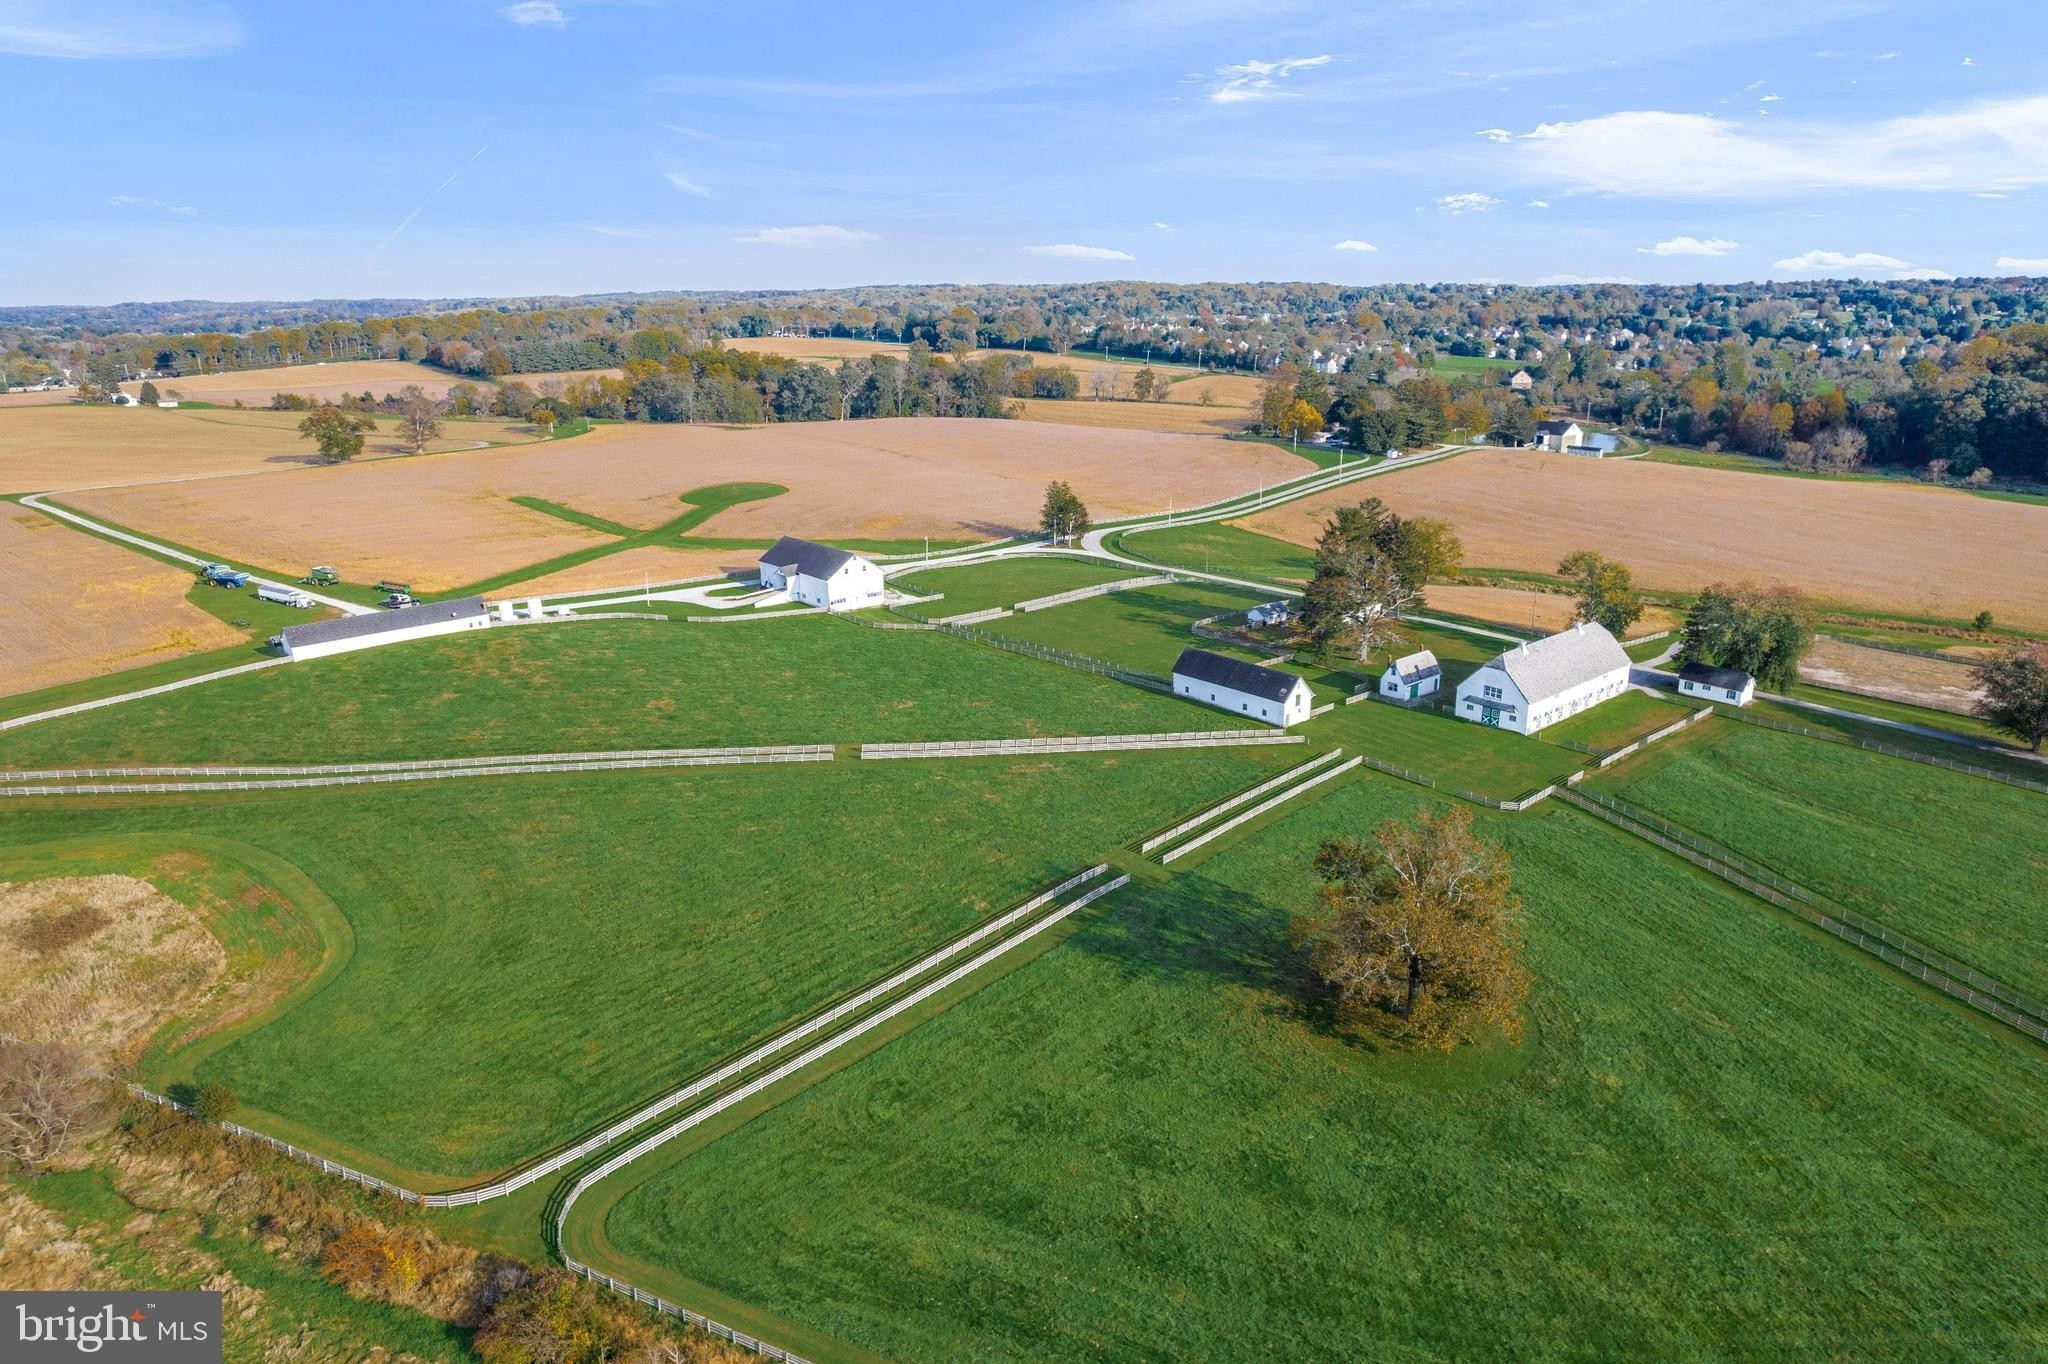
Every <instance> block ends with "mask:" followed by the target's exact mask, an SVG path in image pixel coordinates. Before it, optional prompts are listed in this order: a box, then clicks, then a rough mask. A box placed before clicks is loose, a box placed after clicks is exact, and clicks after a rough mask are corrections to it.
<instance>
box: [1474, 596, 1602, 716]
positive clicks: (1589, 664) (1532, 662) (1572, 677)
mask: <svg viewBox="0 0 2048 1364" xmlns="http://www.w3.org/2000/svg"><path fill="white" fill-rule="evenodd" d="M1628 668H1629V663H1628V655H1627V654H1625V653H1623V652H1622V649H1621V645H1620V644H1618V643H1617V642H1616V641H1615V638H1614V636H1613V635H1611V634H1609V633H1608V632H1607V627H1606V626H1604V625H1588V624H1583V623H1582V624H1579V625H1574V626H1573V627H1572V628H1571V629H1569V630H1565V631H1562V632H1560V633H1558V634H1555V635H1551V636H1549V637H1548V638H1545V639H1537V640H1531V641H1529V642H1528V643H1527V644H1519V645H1516V646H1515V647H1514V648H1512V649H1510V650H1508V651H1507V652H1506V653H1504V654H1501V655H1500V656H1499V657H1497V658H1494V659H1492V660H1490V661H1489V662H1487V663H1485V664H1484V665H1482V666H1481V667H1480V668H1479V670H1478V671H1477V672H1475V673H1473V674H1472V675H1471V676H1470V677H1468V678H1466V679H1465V680H1464V681H1463V682H1460V683H1459V684H1458V718H1459V719H1460V720H1471V721H1473V722H1475V723H1477V724H1482V725H1492V726H1495V727H1497V728H1500V729H1511V730H1513V731H1515V733H1517V734H1534V733H1536V731H1538V730H1540V729H1542V728H1544V727H1545V726H1547V725H1554V724H1556V723H1557V722H1558V721H1559V720H1563V719H1566V718H1567V717H1569V716H1573V715H1577V714H1578V713H1579V712H1580V711H1582V710H1586V709H1588V708H1590V707H1593V706H1597V705H1599V704H1600V703H1601V702H1602V701H1605V700H1607V699H1609V698H1610V697H1615V696H1619V695H1621V694H1622V693H1623V692H1625V691H1627V690H1628Z"/></svg>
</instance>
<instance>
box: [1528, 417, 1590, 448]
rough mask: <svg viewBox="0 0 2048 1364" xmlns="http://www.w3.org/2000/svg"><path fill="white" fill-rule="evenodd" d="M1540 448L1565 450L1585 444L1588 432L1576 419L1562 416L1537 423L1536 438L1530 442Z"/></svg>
mask: <svg viewBox="0 0 2048 1364" xmlns="http://www.w3.org/2000/svg"><path fill="white" fill-rule="evenodd" d="M1529 443H1530V444H1531V445H1534V446H1535V447H1536V448H1537V449H1539V450H1564V449H1566V448H1568V447H1570V446H1573V445H1584V444H1585V443H1586V433H1585V431H1584V430H1583V429H1582V428H1581V427H1580V426H1579V424H1578V423H1577V422H1575V421H1567V420H1564V419H1562V418H1558V419H1553V420H1550V421H1540V422H1537V423H1536V439H1535V440H1533V441H1531V442H1529Z"/></svg>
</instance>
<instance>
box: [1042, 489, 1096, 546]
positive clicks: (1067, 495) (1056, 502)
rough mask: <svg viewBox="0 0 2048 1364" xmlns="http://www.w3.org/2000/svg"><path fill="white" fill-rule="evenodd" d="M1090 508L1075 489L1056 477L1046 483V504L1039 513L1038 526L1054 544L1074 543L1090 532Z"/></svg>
mask: <svg viewBox="0 0 2048 1364" xmlns="http://www.w3.org/2000/svg"><path fill="white" fill-rule="evenodd" d="M1089 524H1090V522H1089V519H1088V508H1087V507H1086V506H1085V505H1084V504H1083V503H1082V501H1081V499H1080V498H1079V497H1078V496H1076V495H1075V493H1074V490H1073V489H1072V488H1070V487H1068V486H1067V485H1066V484H1065V483H1062V482H1060V481H1059V480H1057V479H1055V480H1054V481H1052V482H1051V483H1048V484H1046V485H1045V506H1044V507H1043V508H1042V509H1041V510H1040V512H1039V515H1038V528H1039V529H1040V530H1042V531H1044V532H1045V534H1046V538H1047V539H1049V540H1051V541H1052V542H1053V543H1054V544H1058V543H1060V542H1061V541H1063V540H1064V541H1066V542H1068V543H1070V544H1071V543H1072V542H1073V541H1075V540H1078V539H1080V538H1081V537H1082V536H1083V535H1086V534H1087V533H1088V527H1089Z"/></svg>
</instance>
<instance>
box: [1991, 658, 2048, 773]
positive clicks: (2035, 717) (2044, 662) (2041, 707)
mask: <svg viewBox="0 0 2048 1364" xmlns="http://www.w3.org/2000/svg"><path fill="white" fill-rule="evenodd" d="M1973 671H1974V672H1975V674H1976V678H1977V686H1978V687H1979V688H1980V689H1981V690H1982V691H1983V693H1984V695H1983V696H1981V697H1979V698H1978V700H1977V704H1976V711H1977V714H1978V715H1979V716H1981V717H1982V718H1983V719H1986V720H1988V721H1990V722H1991V723H1992V724H1994V725H1996V726H1998V728H2000V729H2002V730H2004V731H2005V732H2006V733H2007V734H2010V735H2012V736H2013V737H2014V738H2016V739H2018V740H2019V741H2020V742H2021V743H2024V744H2026V745H2027V747H2029V748H2030V749H2032V750H2033V751H2034V752H2036V753H2039V752H2040V751H2041V740H2042V739H2043V738H2044V737H2048V644H2012V645H2008V646H2006V647H2005V648H2003V649H2001V650H1999V651H1998V652H1997V653H1995V654H1993V655H1991V656H1990V657H1989V658H1986V659H1985V660H1983V661H1982V662H1981V663H1979V664H1977V666H1976V668H1975V669H1974V670H1973Z"/></svg>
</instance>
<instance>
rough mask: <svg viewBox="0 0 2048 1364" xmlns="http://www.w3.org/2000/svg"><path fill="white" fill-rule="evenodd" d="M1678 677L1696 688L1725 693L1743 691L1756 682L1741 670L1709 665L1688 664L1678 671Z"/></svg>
mask: <svg viewBox="0 0 2048 1364" xmlns="http://www.w3.org/2000/svg"><path fill="white" fill-rule="evenodd" d="M1678 676H1679V678H1680V680H1682V681H1686V682H1690V683H1692V684H1693V685H1695V686H1701V687H1719V688H1721V689H1723V690H1725V691H1741V690H1742V689H1743V688H1744V687H1746V686H1748V685H1749V684H1750V683H1752V682H1754V681H1756V679H1755V678H1754V677H1751V676H1750V675H1749V674H1748V673H1746V672H1744V671H1742V669H1740V668H1716V667H1714V666H1713V665H1712V664H1709V663H1688V664H1686V665H1685V666H1684V667H1683V668H1680V669H1679V670H1678Z"/></svg>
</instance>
